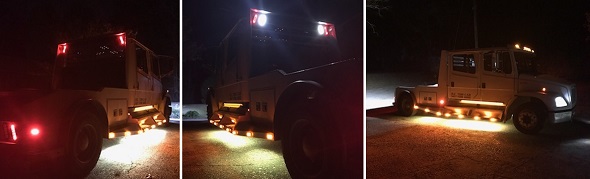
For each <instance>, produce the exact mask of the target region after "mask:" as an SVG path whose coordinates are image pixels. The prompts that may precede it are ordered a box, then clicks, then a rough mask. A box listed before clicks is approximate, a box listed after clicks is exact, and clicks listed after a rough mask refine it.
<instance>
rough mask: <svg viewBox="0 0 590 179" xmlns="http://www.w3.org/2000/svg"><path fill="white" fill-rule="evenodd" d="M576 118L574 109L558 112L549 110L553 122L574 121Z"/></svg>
mask: <svg viewBox="0 0 590 179" xmlns="http://www.w3.org/2000/svg"><path fill="white" fill-rule="evenodd" d="M573 118H574V111H573V110H566V111H557V112H549V117H548V118H547V120H549V121H550V122H551V123H562V122H568V121H572V119H573Z"/></svg>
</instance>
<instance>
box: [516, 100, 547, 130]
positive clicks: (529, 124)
mask: <svg viewBox="0 0 590 179" xmlns="http://www.w3.org/2000/svg"><path fill="white" fill-rule="evenodd" d="M543 107H544V106H541V105H533V104H525V105H523V106H521V107H520V108H519V110H517V111H516V113H514V127H516V129H517V130H518V131H520V132H522V133H525V134H536V133H538V132H539V131H540V130H541V129H542V128H543V124H544V122H545V117H546V112H544V110H543Z"/></svg>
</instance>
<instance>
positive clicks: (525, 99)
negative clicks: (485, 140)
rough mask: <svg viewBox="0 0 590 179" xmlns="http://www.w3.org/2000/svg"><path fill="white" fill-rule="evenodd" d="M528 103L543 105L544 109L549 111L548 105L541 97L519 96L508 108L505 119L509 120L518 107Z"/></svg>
mask: <svg viewBox="0 0 590 179" xmlns="http://www.w3.org/2000/svg"><path fill="white" fill-rule="evenodd" d="M527 104H534V105H539V106H542V107H543V109H544V111H547V106H546V105H545V103H543V101H542V100H541V99H538V98H535V97H526V96H518V97H517V98H516V99H515V100H514V101H513V102H512V103H511V104H510V106H509V107H508V108H507V109H506V118H505V119H504V121H508V120H509V119H510V116H512V115H513V114H514V113H515V112H516V111H517V110H518V109H520V107H521V106H523V105H527Z"/></svg>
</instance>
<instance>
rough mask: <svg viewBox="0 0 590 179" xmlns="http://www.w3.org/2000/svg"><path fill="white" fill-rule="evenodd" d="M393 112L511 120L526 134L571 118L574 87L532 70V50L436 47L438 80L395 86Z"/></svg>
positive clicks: (526, 48)
mask: <svg viewBox="0 0 590 179" xmlns="http://www.w3.org/2000/svg"><path fill="white" fill-rule="evenodd" d="M395 96H396V100H397V101H396V102H395V103H394V105H395V106H397V107H398V110H399V113H400V114H402V115H404V116H411V115H414V114H415V113H416V112H417V111H425V112H426V113H432V114H435V115H437V116H443V115H444V116H447V117H450V116H456V117H459V118H466V117H467V118H473V119H476V120H481V119H485V120H490V121H504V122H505V121H507V120H509V119H513V120H514V125H515V127H516V128H517V129H518V130H519V131H521V132H523V133H526V134H534V133H537V132H539V131H540V130H541V129H542V127H543V125H545V123H561V122H566V121H570V120H572V116H573V109H574V107H575V106H576V86H575V84H572V83H569V82H567V81H565V80H562V79H558V78H555V77H552V76H549V75H544V74H541V73H539V72H538V71H537V64H536V62H535V53H534V50H532V49H530V48H528V47H521V46H520V45H518V44H517V45H514V46H509V47H498V48H484V49H469V50H454V51H442V53H441V60H440V66H439V75H438V83H437V84H431V85H419V86H416V87H398V88H397V89H396V92H395Z"/></svg>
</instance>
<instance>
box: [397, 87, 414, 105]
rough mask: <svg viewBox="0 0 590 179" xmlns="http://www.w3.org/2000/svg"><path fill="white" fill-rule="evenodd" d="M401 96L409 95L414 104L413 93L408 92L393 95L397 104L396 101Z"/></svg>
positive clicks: (402, 91) (403, 91)
mask: <svg viewBox="0 0 590 179" xmlns="http://www.w3.org/2000/svg"><path fill="white" fill-rule="evenodd" d="M403 95H410V98H412V100H413V101H414V102H416V97H415V96H414V93H412V92H411V91H409V90H401V91H399V92H398V93H397V94H395V102H396V103H397V99H398V98H399V97H401V96H403Z"/></svg>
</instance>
